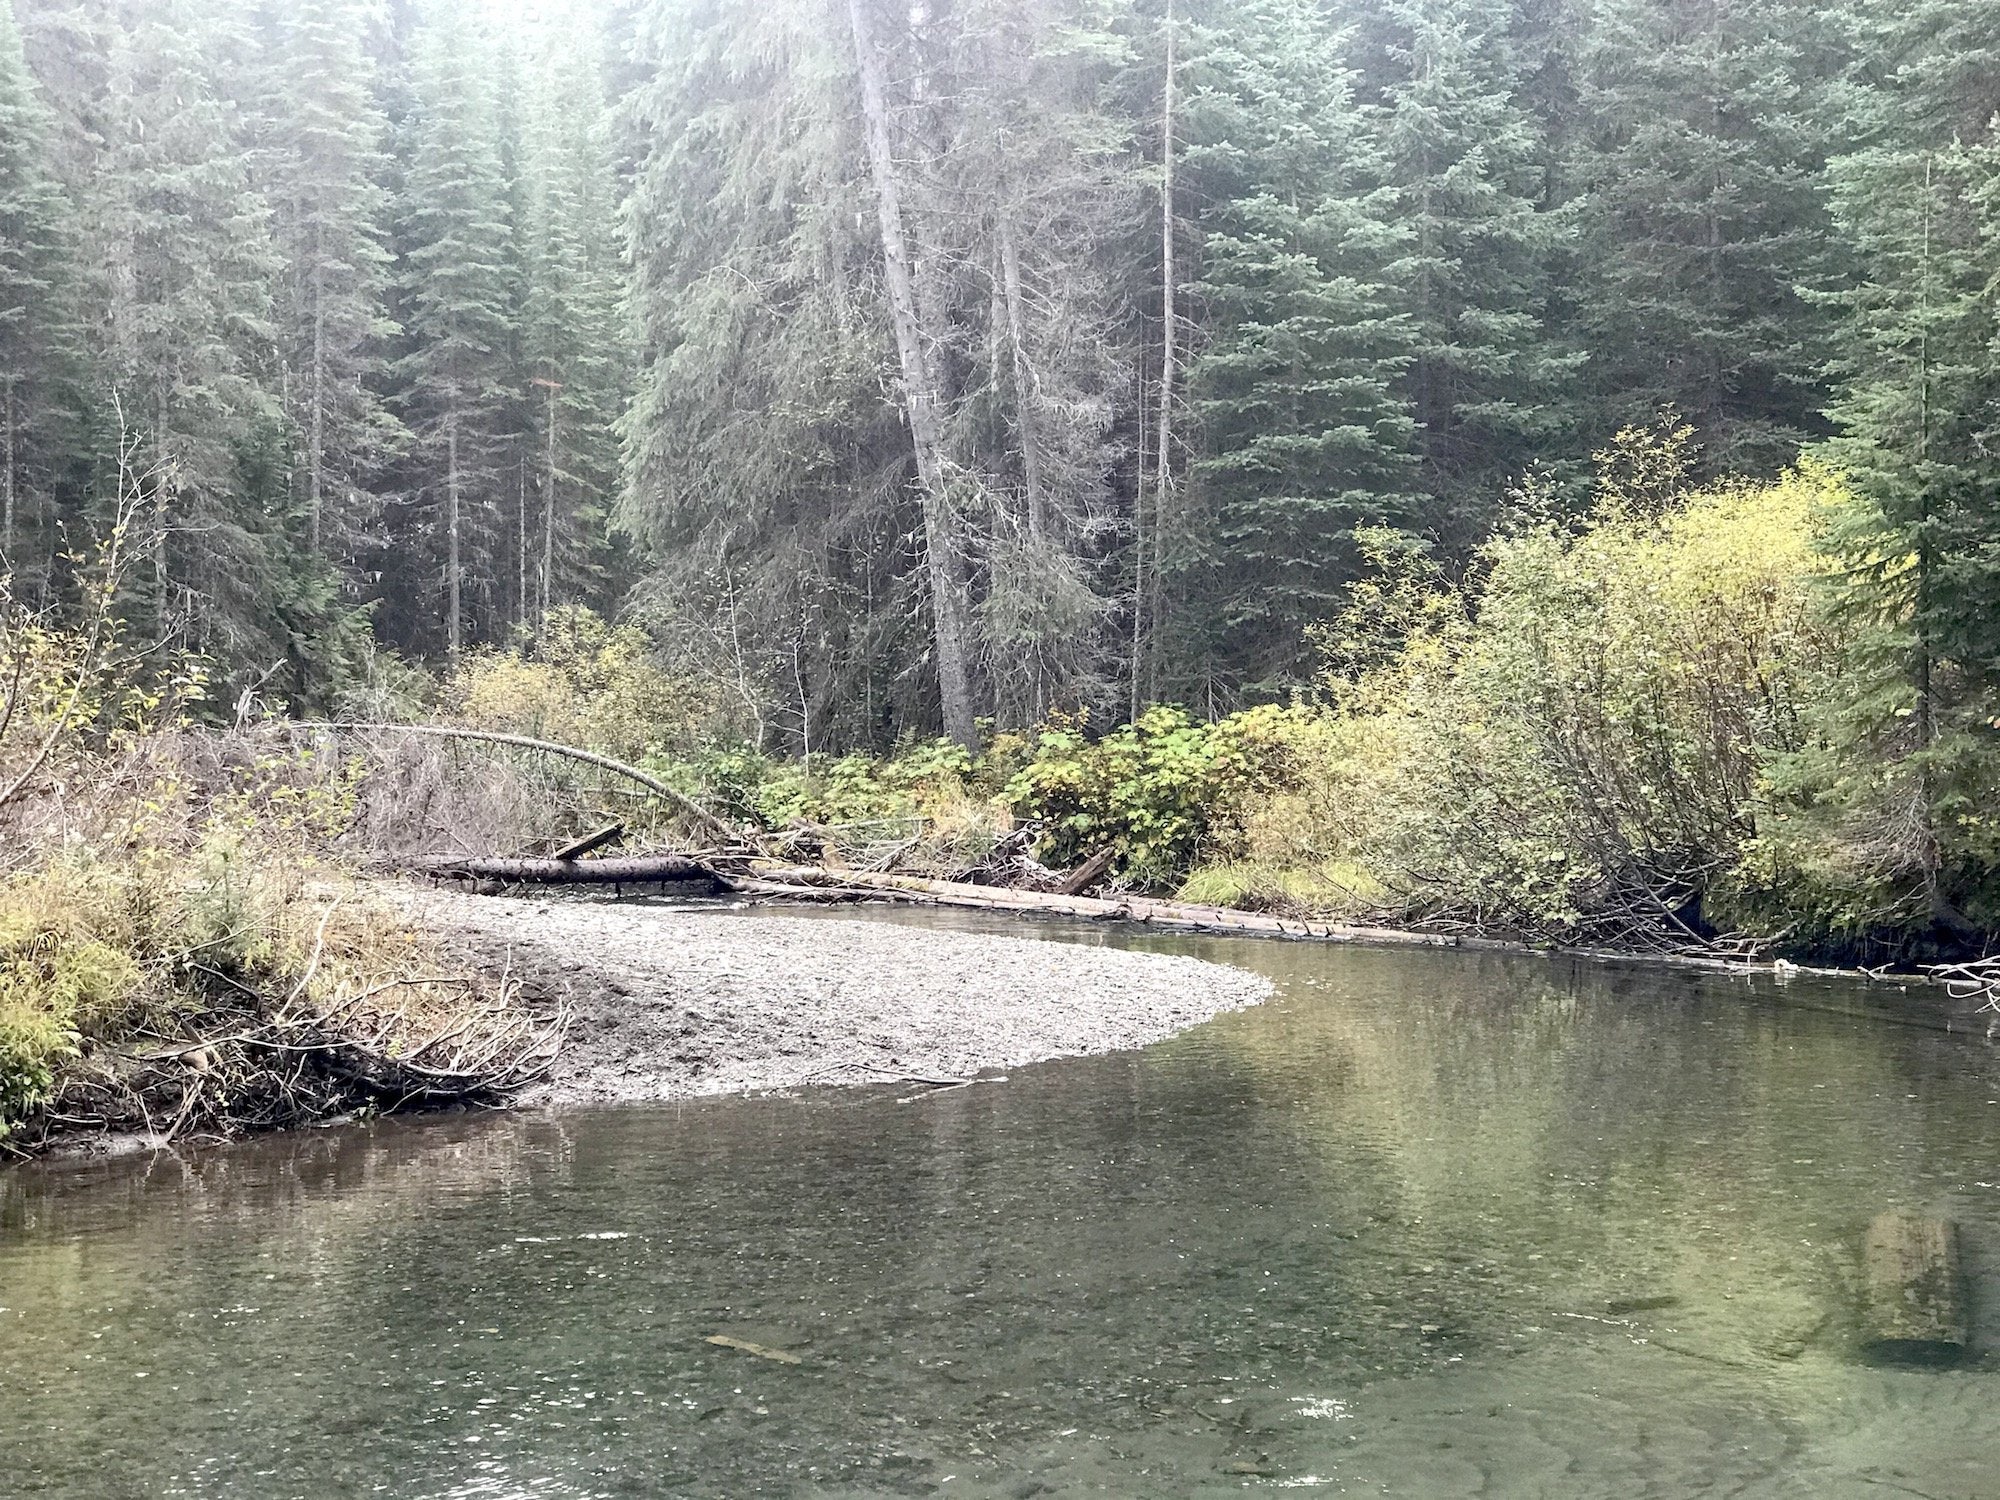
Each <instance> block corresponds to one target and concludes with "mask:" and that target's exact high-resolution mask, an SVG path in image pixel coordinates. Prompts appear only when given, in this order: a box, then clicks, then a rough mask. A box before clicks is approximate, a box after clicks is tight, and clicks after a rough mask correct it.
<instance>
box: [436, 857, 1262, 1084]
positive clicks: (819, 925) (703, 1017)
mask: <svg viewBox="0 0 2000 1500" xmlns="http://www.w3.org/2000/svg"><path fill="white" fill-rule="evenodd" d="M413 905H414V908H415V909H414V911H413V913H412V914H413V915H415V916H416V917H418V919H419V920H421V921H422V922H424V923H425V924H427V925H429V926H430V927H431V928H432V929H433V930H435V931H437V932H439V933H440V934H441V935H443V936H444V937H445V939H446V940H447V941H448V942H449V943H450V944H451V946H452V947H454V948H456V949H458V950H460V951H461V952H463V953H465V954H468V955H470V956H473V957H475V958H476V960H477V961H478V962H479V963H480V964H481V965H482V966H483V967H486V968H488V969H495V968H498V967H500V966H501V965H503V964H504V965H505V966H507V967H508V968H509V969H510V970H511V972H513V973H514V974H515V975H516V976H518V977H520V978H522V979H524V980H527V981H529V982H531V983H534V984H535V985H537V986H538V987H541V988H543V989H546V990H549V991H552V992H554V993H558V994H560V995H562V996H563V997H564V998H565V999H566V1000H567V1001H568V1003H569V1005H570V1007H571V1009H572V1013H573V1021H572V1024H571V1028H570V1038H569V1043H568V1045H567V1046H566V1047H565V1049H564V1054H563V1058H562V1061H561V1062H560V1063H559V1065H558V1067H557V1071H556V1072H555V1074H554V1075H553V1077H552V1078H551V1079H550V1081H549V1082H548V1083H547V1084H545V1085H543V1086H542V1087H540V1088H539V1089H537V1090H536V1091H535V1092H534V1093H533V1094H531V1095H529V1096H527V1097H526V1098H525V1099H524V1100H523V1102H524V1103H530V1104H582V1103H596V1102H607V1101H615V1100H643V1099H677V1098H688V1097H693V1096H696V1095H703V1094H742V1093H759V1092H764V1091H767V1090H773V1089H793V1088H800V1087H805V1086H808V1085H814V1084H860V1083H870V1082H874V1083H882V1082H893V1081H896V1080H897V1079H912V1080H922V1081H950V1080H957V1079H967V1078H971V1077H974V1076H975V1075H977V1074H980V1073H985V1072H991V1071H994V1070H999V1069H1006V1068H1015V1067H1020V1066H1022V1065H1023V1064H1026V1063H1032V1062H1040V1061H1043V1060H1046V1059H1048V1058H1053V1057H1073V1056H1078V1055H1082V1054H1086V1053H1099V1052H1116V1051H1121V1050H1124V1049H1126V1048H1132V1047H1143V1046H1145V1045H1147V1044H1148V1043H1150V1042H1156V1041H1159V1040H1161V1039H1163V1038H1165V1037H1169V1036H1172V1035H1174V1034H1175V1033H1176V1032H1179V1031H1185V1030H1186V1029H1187V1028H1188V1027H1190V1026H1196V1025H1199V1024H1200V1023H1201V1022H1203V1021H1206V1020H1208V1019H1209V1018H1210V1017H1212V1016H1215V1015H1219V1014H1221V1013H1222V1012H1224V1011H1230V1010H1240V1009H1242V1008H1243V1007H1245V1006H1250V1005H1256V1004H1258V1003H1259V1002H1261V1001H1263V1000H1265V999H1266V998H1268V997H1269V995H1270V992H1271V986H1270V982H1269V981H1268V980H1266V979H1264V978H1262V977H1261V976H1259V975H1255V974H1251V973H1248V972H1246V971H1244V970H1241V969H1234V968H1229V967H1226V966H1224V965H1221V964H1213V963H1207V962H1204V961H1203V960H1200V959H1194V958H1182V957H1178V956H1174V955H1168V954H1158V953H1137V952H1132V951H1129V950H1126V949H1119V948H1102V947H1096V946H1090V945H1084V944H1078V943H1066V942H1052V941H1047V940H1039V939H1035V938H1030V937H997V936H991V935H988V934H985V933H975V932H956V931H949V930H943V929H939V928H933V927H919V926H914V925H906V924H902V923H896V922H869V921H855V920H852V919H839V918H828V917H824V916H815V915H812V914H810V913H796V914H795V913H787V912H784V911H778V910H771V909H769V908H758V909H752V910H729V909H726V908H703V907H671V906H633V905H624V904H613V903H604V902H590V901H576V900H547V899H544V900H527V899H512V898H506V897H497V896H472V895H461V894H456V893H449V892H418V893H415V894H414V895H413Z"/></svg>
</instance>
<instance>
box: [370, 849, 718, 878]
mask: <svg viewBox="0 0 2000 1500" xmlns="http://www.w3.org/2000/svg"><path fill="white" fill-rule="evenodd" d="M409 868H410V869H411V870H413V871H415V872H417V873H418V874H423V875H430V876H434V877H436V878H439V879H444V880H505V881H510V882H515V883H518V884H523V885H653V884H660V883H663V882H666V883H679V882H692V881H705V882H707V883H709V884H711V885H713V884H715V883H716V873H715V871H714V870H713V869H711V868H710V867H709V866H707V865H705V864H703V863H702V862H701V861H700V860H698V859H689V858H687V857H686V856H685V855H680V854H643V855H633V856H631V857H629V858H626V859H485V858H478V857H474V858H469V859H466V858H460V857H459V856H457V855H443V856H440V857H438V858H435V859H421V860H416V861H414V862H413V863H412V864H411V865H410V866H409Z"/></svg>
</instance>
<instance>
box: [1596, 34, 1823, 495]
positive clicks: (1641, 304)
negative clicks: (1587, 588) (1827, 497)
mask: <svg viewBox="0 0 2000 1500" xmlns="http://www.w3.org/2000/svg"><path fill="white" fill-rule="evenodd" d="M1836 40H1837V28H1836V27H1834V25H1833V23H1832V20H1831V17H1830V14H1829V12H1827V10H1826V8H1825V7H1822V6H1819V5H1817V4H1812V3H1806V0H1772V3H1769V4H1761V5H1730V4H1724V3H1719V0H1616V3H1611V0H1603V3H1600V4H1599V5H1598V6H1597V8H1596V10H1595V12H1594V13H1593V15H1592V29H1591V33H1590V38H1589V41H1588V43H1587V45H1586V47H1585V49H1584V57H1583V84H1582V95H1583V97H1582V101H1581V108H1582V110H1583V112H1584V115H1585V119H1586V124H1587V128H1588V135H1587V137H1586V140H1585V142H1584V147H1585V149H1586V150H1587V151H1588V152H1589V155H1590V160H1589V162H1588V165H1587V167H1586V169H1585V170H1586V172H1587V177H1588V185H1587V191H1586V193H1585V196H1584V199H1583V202H1582V209H1583V213H1584V217H1585V226H1584V231H1583V232H1584V234H1585V244H1584V247H1583V251H1584V255H1583V262H1582V263H1583V266H1584V267H1585V268H1586V275H1587V280H1586V283H1585V285H1584V287H1583V288H1582V302H1581V305H1580V308H1579V315H1580V316H1579V321H1580V323H1581V326H1582V330H1583V332H1584V334H1585V336H1586V338H1587V339H1588V341H1589V346H1590V353H1591V365H1590V381H1591V383H1592V385H1593V386H1595V387H1596V388H1597V389H1599V390H1601V391H1603V392H1605V394H1606V399H1605V402H1604V405H1603V409H1602V411H1601V412H1600V414H1599V418H1598V421H1599V428H1600V432H1606V433H1608V432H1609V431H1610V430H1611V429H1612V428H1614V427H1616V426H1619V425H1623V424H1627V423H1637V424H1639V425H1645V424H1646V423H1648V422H1650V421H1651V420H1652V417H1653V414H1654V413H1655V412H1657V411H1658V410H1660V409H1661V408H1663V407H1672V408H1675V409H1677V410H1678V411H1680V412H1682V413H1684V414H1685V415H1686V416H1687V417H1688V418H1689V419H1690V420H1691V421H1692V422H1693V423H1694V424H1695V427H1696V429H1697V431H1698V433H1699V435H1700V438H1701V441H1702V443H1703V444H1704V448H1705V454H1706V458H1707V461H1708V464H1709V465H1710V467H1711V469H1712V470H1714V471H1717V472H1769V471H1772V470H1774V469H1776V468H1777V467H1778V466H1780V465H1782V464H1784V463H1786V462H1787V461H1789V459H1790V458H1791V456H1792V455H1793V454H1794V453H1796V451H1797V449H1798V445H1799V443H1800V442H1801V441H1802V440H1805V439H1808V438H1811V437H1815V436H1818V435H1821V434H1823V433H1824V431H1825V424H1824V423H1823V421H1822V420H1821V418H1820V416H1819V408H1820V407H1821V405H1822V404H1823V399H1824V397H1823V392H1822V389H1821V387H1820V386H1819V384H1818V377H1819V372H1820V370H1821V367H1822V366H1823V365H1824V363H1825V361H1826V358H1827V355H1828V353H1829V345H1828V336H1829V329H1828V327H1827V319H1826V318H1825V317H1824V316H1823V315H1822V314H1821V313H1820V312H1819V311H1818V310H1817V309H1815V308H1814V307H1812V306H1810V305H1808V304H1807V303H1805V302H1804V301H1802V300H1801V299H1800V297H1799V296H1798V293H1797V288H1798V287H1799V286H1800V285H1801V284H1803V283H1810V282H1813V281H1816V280H1818V279H1819V278H1821V277H1823V276H1824V275H1825V274H1826V273H1827V270H1828V258H1829V256H1830V255H1831V254H1832V253H1833V242H1832V237H1831V236H1830V235H1829V233H1828V229H1827V224H1826V217H1825V208H1824V205H1823V203H1822V202H1821V199H1820V195H1819V192H1818V181H1819V173H1820V169H1821V167H1822V165H1823V163H1824V161H1825V159H1826V156H1827V152H1828V148H1829V145H1830V143H1831V138H1832V137H1831V132H1830V128H1829V123H1828V119H1827V115H1826V111H1825V108H1824V105H1823V101H1822V100H1821V98H1820V97H1819V85H1820V84H1821V83H1822V82H1823V81H1824V79H1825V78H1826V77H1827V76H1828V73H1827V70H1829V69H1832V68H1834V67H1836V66H1837V65H1838V59H1837V46H1836Z"/></svg>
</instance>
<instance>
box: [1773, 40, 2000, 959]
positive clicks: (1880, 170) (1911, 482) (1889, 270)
mask: <svg viewBox="0 0 2000 1500" xmlns="http://www.w3.org/2000/svg"><path fill="white" fill-rule="evenodd" d="M1900 24H1901V26H1907V28H1908V30H1907V32H1905V33H1904V35H1903V38H1902V40H1903V42H1904V45H1903V46H1901V47H1899V48H1898V49H1897V50H1898V51H1900V52H1901V54H1902V55H1903V56H1904V57H1905V58H1906V59H1907V61H1906V63H1905V66H1904V67H1902V68H1901V69H1899V70H1897V71H1896V72H1895V73H1894V74H1891V75H1889V76H1887V77H1885V78H1882V79H1881V80H1880V81H1879V82H1878V83H1876V84H1875V86H1873V87H1872V88H1865V89H1862V90H1860V91H1859V92H1858V93H1857V94H1856V96H1855V98H1854V100H1853V118H1852V120H1851V122H1850V127H1851V130H1852V133H1853V135H1854V136H1855V137H1857V138H1859V139H1862V140H1864V141H1866V142H1867V144H1865V145H1863V146H1862V147H1861V149H1858V150H1856V151H1853V152H1850V153H1849V154H1847V155H1845V156H1843V157H1841V158H1839V159H1838V160H1836V161H1835V162H1834V163H1833V164H1832V166H1831V168H1830V170H1829V173H1828V183H1829V199H1830V203H1831V208H1832V213H1833V219H1834V223H1835V226H1836V228H1837V229H1838V232H1839V233H1840V235H1841V237H1842V240H1843V242H1844V243H1845V244H1846V245H1847V246H1848V247H1850V253H1851V255H1852V258H1853V269H1852V270H1851V272H1850V273H1849V274H1848V275H1847V276H1846V277H1845V278H1843V279H1842V281H1840V282H1838V283H1836V284H1835V285H1834V287H1833V288H1832V289H1831V290H1830V291H1827V292H1825V293H1823V294H1821V295H1820V296H1818V297H1816V298H1815V299H1814V300H1815V301H1817V302H1819V303H1821V304H1822V305H1825V306H1827V307H1829V308H1832V309H1835V310H1837V311H1838V312H1839V313H1840V314H1841V316H1840V319H1839V323H1838V328H1839V346H1838V356H1837V358H1836V360H1835V361H1834V363H1833V366H1832V373H1833V374H1834V376H1835V377H1836V380H1837V382H1838V384H1837V395H1836V399H1835V401H1834V403H1833V405H1832V409H1831V413H1830V414H1831V416H1832V417H1833V419H1834V420H1835V422H1836V423H1837V424H1838V426H1839V428H1840V432H1841V435H1840V436H1839V437H1838V438H1837V439H1836V440H1835V441H1834V442H1832V443H1830V444H1829V445H1828V449H1827V451H1828V454H1829V456H1830V457H1831V459H1832V460H1833V461H1834V462H1835V463H1837V464H1838V465H1839V466H1840V467H1841V468H1842V469H1843V470H1844V471H1845V472H1846V473H1847V474H1848V475H1849V477H1850V480H1851V486H1852V489H1853V492H1854V495H1855V499H1856V503H1855V505H1854V506H1853V507H1852V508H1851V509H1850V510H1848V511H1847V512H1845V513H1844V514H1842V515H1840V516H1838V517H1836V520H1835V525H1834V526H1833V528H1832V530H1831V534H1830V536H1829V546H1830V548H1831V550H1832V551H1833V553H1834V556H1835V558H1836V560H1837V562H1838V564H1839V565H1840V568H1841V570H1842V572H1841V576H1842V585H1843V587H1842V597H1843V600H1844V602H1845V604H1846V605H1847V607H1848V609H1849V611H1850V612H1851V614H1852V615H1853V616H1854V617H1855V618H1856V623H1857V628H1858V641H1859V649H1858V650H1857V651H1856V652H1855V654H1854V656H1853V658H1852V659H1851V660H1850V662H1849V663H1848V670H1847V672H1846V674H1845V681H1844V686H1845V687H1846V689H1847V696H1846V701H1845V703H1844V706H1843V712H1842V716H1841V717H1840V719H1839V720H1838V721H1837V722H1836V723H1835V724H1833V725H1832V726H1830V728H1831V736H1830V740H1829V744H1830V746H1831V750H1832V759H1831V760H1830V761H1824V760H1823V761H1822V762H1821V763H1820V764H1818V765H1816V766H1814V767H1812V768H1811V769H1810V773H1809V774H1808V775H1807V776H1806V777H1805V778H1804V786H1805V787H1806V788H1807V796H1808V800H1809V801H1814V802H1816V803H1817V804H1818V806H1819V809H1820V811H1822V812H1830V813H1832V814H1833V815H1834V816H1836V817H1837V818H1838V820H1839V821H1840V824H1841V827H1840V830H1839V836H1840V840H1841V844H1842V846H1843V847H1844V848H1845V849H1846V850H1847V851H1848V852H1849V853H1848V857H1850V858H1851V859H1853V860H1854V861H1855V862H1856V863H1857V864H1859V865H1860V866H1862V867H1863V868H1864V869H1865V871H1866V872H1867V873H1868V874H1869V875H1871V876H1873V877H1874V878H1875V879H1876V880H1877V881H1878V882H1880V883H1881V885H1882V886H1883V887H1884V888H1885V889H1887V890H1888V891H1890V892H1892V893H1902V894H1905V895H1908V894H1912V893H1914V895H1915V896H1916V897H1917V898H1918V899H1919V901H1920V905H1919V908H1918V911H1917V912H1916V913H1915V915H1919V916H1921V917H1923V918H1927V919H1930V920H1934V921H1936V922H1937V923H1939V924H1940V925H1941V926H1943V927H1945V928H1947V929H1953V930H1956V931H1958V932H1960V933H1962V932H1963V931H1964V930H1966V929H1968V927H1969V926H1970V923H1969V921H1968V915H1967V913H1968V911H1970V913H1971V915H1972V916H1974V917H1976V918H1977V919H1978V921H1979V922H1981V923H1985V924H1989V925H1990V924H1991V923H1992V922H1994V921H1995V920H1996V919H2000V888H1996V887H1995V886H1994V884H1993V882H1992V879H1991V877H1990V875H1987V874H1983V873H1982V872H1990V871H1991V870H1992V869H1993V868H1994V864H1995V858H1996V856H2000V845H1996V842H1995V840H1994V837H1993V835H1992V833H1991V831H1990V822H1991V820H1990V815H1989V811H1990V809H1991V807H1992V806H1993V804H1994V801H1995V799H1996V798H2000V769H1997V768H1996V767H2000V762H1996V757H1995V756H1994V754H1993V746H1992V731H1993V724H1994V719H1993V710H1992V703H1993V693H1994V691H1995V689H1996V687H2000V510H1996V508H1995V505H1994V502H1993V497H1994V495H1995V494H1996V493H2000V313H1996V309H1995V305H1994V301H1993V289H1994V287H1995V286H1996V285H2000V133H1996V130H1995V127H1994V125H1993V123H1992V116H1991V114H1990V112H1989V108H1990V102H1991V99H1990V94H1989V93H1988V90H1989V88H1990V82H1991V80H1990V75H1981V74H1980V73H1979V72H1978V71H1977V70H1972V71H1967V70H1963V69H1961V68H1960V67H1958V66H1957V64H1958V62H1959V61H1960V59H1961V58H1962V56H1964V55H1966V54H1970V55H1972V56H1974V57H1979V56H1985V57H1988V58H1991V57H1995V56H2000V17H1995V16H1993V15H1992V14H1991V12H1990V11H1987V12H1986V13H1985V14H1983V15H1981V16H1976V17H1975V16H1971V15H1968V14H1966V13H1965V11H1964V8H1962V7H1959V6H1956V5H1953V4H1950V3H1946V4H1939V5H1927V6H1920V7H1918V8H1917V9H1916V11H1915V13H1913V14H1910V15H1908V16H1907V17H1905V18H1903V21H1902V22H1901V23H1900ZM1899 29H1900V27H1899Z"/></svg>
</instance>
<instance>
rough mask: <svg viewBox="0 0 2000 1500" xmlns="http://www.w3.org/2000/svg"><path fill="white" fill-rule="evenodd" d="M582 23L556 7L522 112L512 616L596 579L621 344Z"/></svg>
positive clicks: (614, 210)
mask: <svg viewBox="0 0 2000 1500" xmlns="http://www.w3.org/2000/svg"><path fill="white" fill-rule="evenodd" d="M585 25H586V23H585V22H584V18H582V17H580V16H573V17H570V18H569V20H568V23H567V24H566V25H565V26H564V28H563V32H562V34H561V35H559V36H556V37H552V38H551V39H550V41H549V43H548V45H547V46H546V47H545V48H544V50H543V55H542V56H541V58H540V60H539V64H538V66H537V68H536V70H535V79H536V87H535V94H534V99H533V109H532V111H531V114H530V118H529V121H528V134H527V141H526V146H527V151H526V155H527V161H528V167H529V171H528V174H527V188H528V196H527V202H526V206H525V213H526V219H527V223H526V234H525V239H526V243H527V274H528V291H527V297H526V306H525V308H524V318H523V338H522V344H523V356H524V358H525V361H526V370H527V376H528V382H529V386H528V399H529V407H530V410H529V413H528V419H529V422H530V424H531V425H530V429H529V431H530V436H531V439H532V452H531V453H530V454H529V456H528V466H529V470H530V472H531V473H532V475H533V476H534V479H533V483H532V485H531V487H530V491H529V493H531V494H532V496H533V498H534V502H535V503H534V506H533V509H532V511H531V513H529V514H527V515H524V516H522V517H520V518H518V519H519V526H520V532H519V536H518V537H517V542H518V544H519V549H520V551H519V557H520V558H521V559H525V561H523V562H522V563H521V575H522V580H523V582H522V584H521V586H520V589H519V591H520V592H521V594H522V595H523V598H522V600H521V616H522V619H523V620H524V621H539V620H540V619H542V618H544V617H546V616H547V614H548V612H549V610H550V609H551V608H552V607H555V606H557V605H561V604H567V603H579V602H581V603H591V604H598V605H602V604H604V603H605V602H606V600H607V592H608V586H609V583H610V579H609V576H608V573H607V567H608V563H609V555H608V554H609V532H608V519H609V514H610V505H611V502H612V500H613V498H614V496H615V494H616V491H617V486H618V481H619V466H620V461H621V455H620V451H619V442H618V418H619V415H620V413H621V411H622V409H623V407H624V403H625V400H626V397H627V394H628V390H629V386H630V367H631V347H630V346H631V340H630V338H629V335H628V332H627V321H626V317H625V311H624V305H623V303H624V274H623V264H622V253H621V246H620V242H619V231H618V196H619V194H618V183H617V180H616V178H615V177H614V175H613V172H612V166H611V156H610V150H609V145H608V140H607V130H606V122H605V118H604V115H605V105H604V99H603V92H602V86H601V84H600V81H599V74H598V68H597V65H596V60H595V58H594V57H593V56H592V55H591V53H590V52H589V51H587V50H586V49H585V48H583V47H581V46H579V45H578V37H577V35H576V32H577V30H578V29H579V28H580V27H585ZM585 34H586V35H588V31H587V29H586V31H585Z"/></svg>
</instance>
